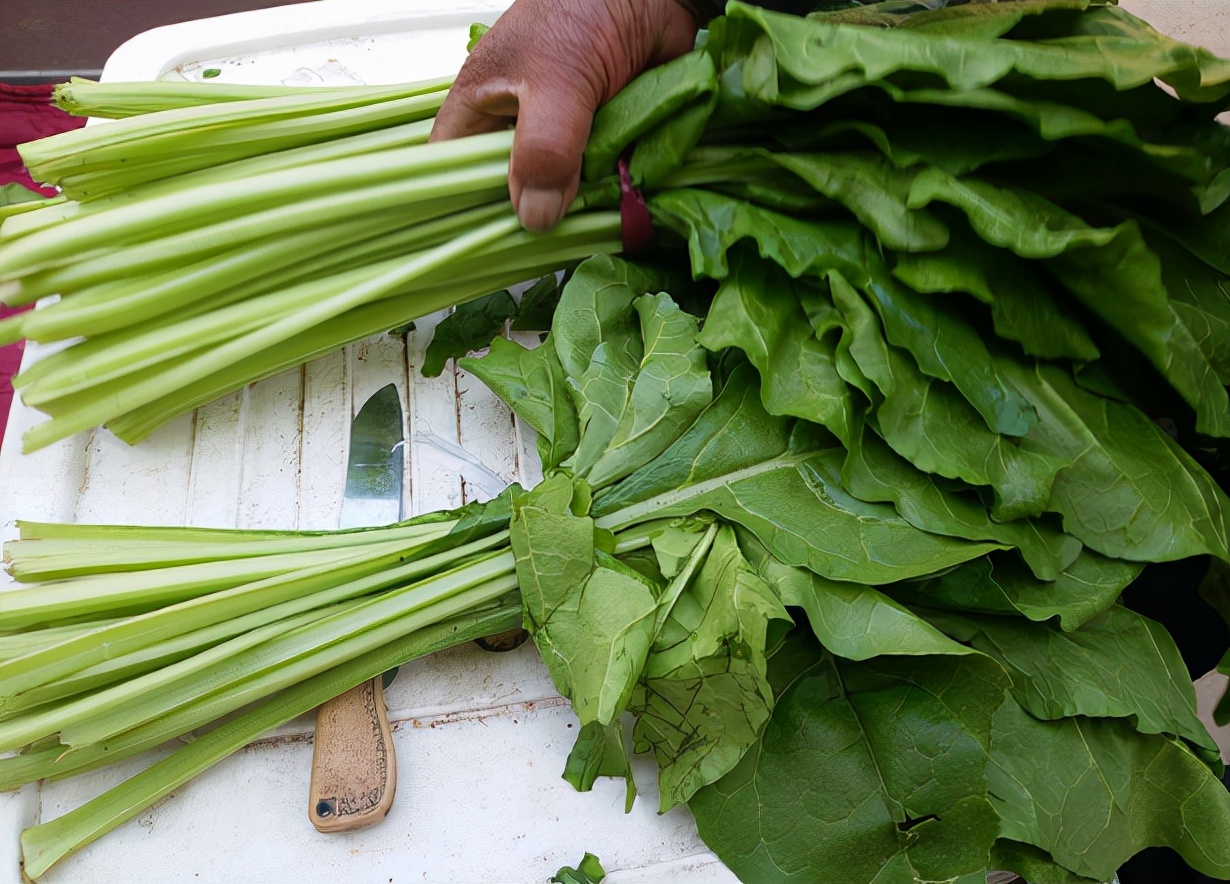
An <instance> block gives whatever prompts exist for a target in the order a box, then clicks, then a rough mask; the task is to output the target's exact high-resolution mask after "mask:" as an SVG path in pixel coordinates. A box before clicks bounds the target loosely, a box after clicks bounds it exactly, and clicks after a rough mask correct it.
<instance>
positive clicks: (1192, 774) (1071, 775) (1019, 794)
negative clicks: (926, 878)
mask: <svg viewBox="0 0 1230 884" xmlns="http://www.w3.org/2000/svg"><path fill="white" fill-rule="evenodd" d="M991 746H992V752H991V763H990V765H989V766H988V768H987V787H988V791H989V794H990V795H991V798H992V801H993V802H994V804H995V808H996V810H997V811H998V812H999V815H1000V818H1001V820H1002V834H1003V836H1004V837H1005V838H1007V839H1010V840H1012V841H1019V842H1023V843H1026V844H1033V845H1035V846H1037V847H1039V848H1041V849H1042V850H1045V851H1046V852H1048V853H1049V854H1050V855H1051V856H1052V857H1054V859H1055V861H1056V862H1058V863H1059V864H1060V865H1062V866H1064V867H1066V868H1068V869H1070V870H1071V871H1073V872H1076V873H1077V874H1080V875H1084V876H1086V877H1089V878H1095V879H1097V880H1099V881H1105V880H1108V879H1109V878H1110V877H1111V876H1112V875H1113V874H1114V873H1115V871H1116V869H1118V868H1119V866H1120V865H1122V864H1123V863H1124V862H1125V861H1126V860H1127V859H1128V858H1129V857H1131V856H1133V855H1134V854H1136V853H1137V852H1138V851H1140V850H1143V849H1144V848H1146V847H1154V846H1165V847H1171V848H1173V849H1175V850H1176V851H1178V852H1179V854H1180V855H1181V856H1182V857H1183V859H1184V860H1186V861H1187V863H1188V865H1190V866H1192V868H1194V869H1196V870H1198V871H1200V872H1203V873H1205V874H1207V875H1211V876H1212V877H1215V878H1227V877H1230V841H1227V840H1226V838H1225V837H1224V833H1225V832H1226V831H1227V827H1228V826H1230V792H1227V791H1226V787H1225V786H1224V785H1222V783H1221V782H1220V781H1219V780H1218V779H1217V778H1216V777H1215V776H1214V775H1213V773H1212V772H1211V771H1210V770H1209V768H1208V767H1207V766H1206V765H1205V764H1204V763H1203V762H1202V761H1200V760H1199V759H1198V758H1197V757H1196V756H1195V755H1193V754H1192V753H1191V751H1189V750H1188V749H1187V748H1186V747H1185V746H1184V745H1183V744H1182V743H1181V742H1179V741H1177V740H1173V739H1169V738H1167V737H1160V736H1151V735H1145V734H1141V733H1138V732H1137V731H1136V730H1135V729H1134V728H1133V727H1132V725H1131V724H1129V723H1128V722H1125V721H1115V720H1113V719H1091V718H1065V719H1062V720H1060V721H1039V720H1038V719H1036V718H1034V717H1033V716H1031V715H1029V713H1027V712H1025V711H1023V710H1022V709H1021V708H1020V707H1019V706H1017V705H1016V703H1013V702H1007V703H1005V704H1004V705H1003V706H1002V707H1001V708H1000V710H999V712H998V714H997V715H996V716H995V727H994V732H993V734H992V740H991Z"/></svg>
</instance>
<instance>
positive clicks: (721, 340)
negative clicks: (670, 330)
mask: <svg viewBox="0 0 1230 884" xmlns="http://www.w3.org/2000/svg"><path fill="white" fill-rule="evenodd" d="M730 267H731V272H730V275H729V276H728V277H727V278H726V280H725V281H724V282H723V283H722V285H721V287H720V288H719V289H718V293H717V296H716V297H715V298H714V300H713V305H712V306H711V307H710V309H709V317H708V319H707V320H706V321H705V327H704V330H703V331H702V332H701V335H700V343H701V344H702V345H703V346H705V347H707V348H708V349H709V350H712V351H714V352H717V351H720V350H723V349H725V348H727V347H737V348H738V349H740V350H741V351H743V353H744V354H745V355H746V356H747V358H748V360H749V361H750V362H751V363H752V365H754V366H756V369H757V371H759V372H760V398H761V401H762V402H763V403H764V406H765V409H766V410H767V411H768V412H769V413H770V414H773V415H777V416H782V417H785V416H793V417H801V418H803V419H805V420H809V421H812V422H813V423H817V424H821V425H822V426H824V427H826V428H828V429H829V430H830V431H831V432H832V433H833V435H835V436H836V437H837V438H838V439H841V440H842V441H843V442H845V441H848V440H849V438H850V423H851V418H852V415H851V401H850V393H849V388H848V387H847V385H846V382H845V381H844V380H842V378H841V376H840V375H839V374H838V371H837V366H836V362H835V360H836V353H835V344H834V341H833V340H832V338H831V337H830V336H817V335H816V334H814V333H813V331H812V327H811V326H810V325H809V324H808V320H807V315H806V313H805V312H804V310H803V306H802V300H803V296H802V294H801V293H802V290H803V289H804V288H806V287H809V286H815V283H814V282H810V281H805V280H792V279H791V278H790V277H789V276H788V275H786V273H785V272H784V271H782V270H780V269H779V268H777V267H776V266H775V265H773V264H771V263H770V262H768V261H760V260H757V259H756V258H755V257H754V256H751V255H748V254H747V253H745V252H742V251H738V250H737V251H736V252H735V254H734V257H733V258H732V259H731V262H730Z"/></svg>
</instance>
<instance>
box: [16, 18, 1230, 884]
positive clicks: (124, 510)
mask: <svg viewBox="0 0 1230 884" xmlns="http://www.w3.org/2000/svg"><path fill="white" fill-rule="evenodd" d="M1223 4H1224V0H1123V3H1122V5H1123V6H1124V7H1125V8H1128V9H1129V10H1131V11H1133V12H1135V13H1136V14H1139V15H1142V16H1144V17H1146V18H1149V19H1151V20H1154V21H1155V22H1156V23H1157V24H1158V25H1159V26H1161V27H1163V28H1165V29H1167V30H1168V31H1169V32H1170V33H1173V34H1174V35H1175V36H1179V37H1182V38H1183V39H1187V40H1190V41H1193V42H1200V43H1203V44H1205V45H1208V46H1210V48H1213V49H1216V50H1218V51H1220V52H1222V53H1223V54H1230V8H1228V7H1227V6H1225V5H1223ZM507 5H508V3H507V0H468V2H457V3H449V2H446V0H322V2H317V3H306V4H300V5H295V6H288V7H279V8H275V9H269V10H261V11H257V12H250V13H242V14H239V15H232V16H223V17H219V18H214V19H206V20H202V21H198V22H191V23H188V24H183V25H174V26H171V27H166V28H159V29H156V30H154V31H150V32H147V33H145V34H142V35H139V36H137V37H135V38H134V39H133V40H131V41H129V42H128V43H127V44H125V45H124V46H122V47H121V48H120V49H119V50H117V52H116V53H115V54H114V55H113V56H112V58H111V59H110V60H109V61H108V63H107V66H106V68H105V71H104V79H106V80H110V81H123V80H152V79H158V78H184V79H189V80H196V79H200V78H201V76H202V73H203V72H204V71H206V70H211V69H217V70H219V71H220V72H221V73H220V74H219V75H218V79H219V80H220V81H222V82H233V83H240V82H242V83H279V82H285V83H303V84H313V83H316V84H339V85H340V84H346V83H388V82H398V81H404V80H411V79H417V78H421V77H431V76H438V75H442V74H448V73H451V72H454V71H455V70H456V69H457V68H458V67H459V66H460V64H461V62H462V61H463V60H464V57H465V44H466V39H467V31H468V27H469V24H470V23H471V22H474V21H482V22H487V23H490V22H491V21H493V20H494V19H495V18H496V17H497V16H498V14H499V12H500V11H501V10H502V9H503V8H505V7H506V6H507ZM433 324H434V320H428V321H426V322H420V323H419V324H418V327H419V331H418V332H417V333H415V334H413V335H411V336H410V337H409V339H408V341H407V345H406V346H403V345H402V342H401V341H400V340H395V339H392V338H388V337H383V338H377V339H373V340H372V341H370V342H366V343H364V344H361V345H355V346H352V347H349V348H347V350H346V352H344V353H338V354H335V355H332V356H328V357H325V358H322V359H319V360H317V361H315V362H313V363H312V364H310V365H308V366H305V367H303V368H301V369H297V370H292V371H288V372H285V373H283V374H281V375H278V376H276V377H274V378H271V379H269V380H267V381H264V382H261V383H259V384H256V385H254V386H252V387H251V388H249V389H247V390H245V391H243V392H242V393H238V394H234V395H232V396H229V397H227V398H226V399H224V400H222V401H220V402H217V403H214V404H212V405H210V406H207V407H205V408H202V409H200V410H199V411H198V412H197V413H196V414H194V415H191V416H186V417H183V418H181V419H179V420H176V421H174V422H172V423H171V424H169V425H168V426H166V427H164V428H162V429H161V430H159V431H158V432H156V433H155V434H154V435H153V436H152V437H151V438H149V439H148V440H146V441H145V442H143V443H142V444H141V445H139V446H137V447H135V448H130V447H128V446H126V445H124V444H123V443H120V442H119V441H117V440H116V439H115V438H114V437H113V436H111V435H110V434H109V433H107V432H105V431H102V432H96V433H91V434H83V435H81V436H78V437H75V438H73V439H69V440H66V441H65V442H63V443H60V444H58V445H55V446H53V447H51V448H49V449H45V450H43V451H41V452H38V453H36V454H34V455H31V456H23V455H21V453H20V435H21V433H22V431H24V430H25V429H26V428H28V427H29V426H31V425H32V424H34V423H36V422H38V421H39V420H40V419H41V418H40V416H38V415H37V414H36V413H34V412H32V411H31V410H30V409H27V408H25V407H24V406H22V405H20V404H18V403H15V404H14V409H13V413H12V415H11V417H10V421H9V431H8V438H7V441H6V443H5V444H4V445H3V447H2V448H0V539H8V538H11V537H13V536H15V534H16V531H15V527H14V522H15V520H16V519H18V518H22V519H41V520H59V521H72V520H76V521H83V522H110V523H133V524H140V523H147V524H150V523H153V524H193V525H210V526H239V527H268V528H305V529H310V528H325V527H331V526H333V525H336V521H337V516H338V513H339V511H340V506H341V494H342V486H343V479H344V472H345V458H346V452H345V448H346V439H347V432H348V427H349V422H350V418H351V415H352V414H353V413H354V412H355V411H357V409H358V407H359V406H360V405H361V404H362V403H363V401H365V399H366V398H367V396H369V395H370V394H371V393H373V392H375V390H377V389H379V388H380V387H381V386H383V385H384V384H385V383H388V382H389V381H390V380H395V381H397V383H398V384H399V387H400V388H401V390H402V391H403V396H404V402H403V404H404V405H405V407H406V413H407V422H408V429H409V432H410V439H411V445H410V447H409V471H408V476H409V482H410V491H411V495H412V497H411V501H412V509H413V511H414V512H424V511H428V510H434V509H440V508H444V507H453V506H457V505H459V504H461V503H464V502H466V501H468V500H473V499H484V498H486V497H489V496H491V495H492V494H493V493H495V492H497V491H498V490H499V489H501V488H502V487H504V486H505V485H506V484H508V483H509V482H513V481H520V482H522V483H523V484H532V483H533V482H535V481H536V480H537V478H538V474H537V472H536V470H537V460H536V457H535V455H534V454H533V440H532V438H529V434H527V433H525V432H523V431H522V430H521V428H519V427H518V426H517V425H516V422H515V421H514V420H512V418H511V416H510V415H509V413H508V412H507V410H506V409H505V408H504V407H503V406H502V405H501V404H500V403H499V402H498V400H496V399H495V398H494V397H493V396H492V395H491V393H490V392H489V391H487V390H486V389H485V388H484V387H483V386H482V385H481V384H479V383H478V382H477V381H475V380H474V379H473V378H471V377H469V376H468V375H466V374H465V373H464V372H454V371H452V370H451V368H450V370H447V371H446V372H445V373H444V374H443V375H442V376H441V377H439V378H435V379H427V378H424V377H422V376H421V374H419V371H418V365H419V364H420V363H421V360H422V354H423V348H424V346H425V344H426V341H427V340H428V339H429V337H430V327H431V326H432V325H433ZM38 355H39V348H37V347H34V346H31V347H30V348H29V350H28V351H27V357H26V358H27V359H37V358H38ZM6 580H7V577H6V576H5V575H3V573H2V572H0V586H3V584H4V581H6ZM388 697H389V703H390V717H391V718H392V719H393V720H394V722H395V726H396V728H397V730H396V734H395V742H396V748H397V755H398V785H397V797H396V801H395V802H394V806H393V810H392V811H391V812H390V814H389V816H388V818H387V819H386V820H385V821H384V822H382V823H380V824H379V825H377V826H374V827H372V828H370V829H368V830H363V831H359V832H355V833H349V834H341V835H322V834H319V833H318V832H316V830H315V829H313V828H312V827H311V825H310V824H309V823H308V820H307V786H308V778H309V768H310V763H311V743H310V732H311V721H310V719H304V720H300V721H296V722H293V723H291V724H290V725H287V726H285V727H283V728H281V729H279V730H278V731H277V732H276V733H274V734H272V735H270V736H269V737H268V738H267V739H264V740H261V741H259V742H258V743H256V744H254V745H253V746H251V747H249V748H248V749H246V750H244V751H243V752H240V753H237V754H236V755H234V756H232V757H231V758H229V759H227V760H226V761H224V762H222V763H221V764H219V765H217V766H216V767H214V768H212V769H211V770H210V771H208V772H206V773H205V774H204V775H202V776H201V777H198V778H197V779H196V780H194V781H193V782H191V783H189V784H187V785H186V786H184V787H183V788H181V789H179V790H177V791H176V792H175V793H174V794H173V795H171V796H169V797H168V798H166V799H164V800H163V801H162V802H160V803H159V804H158V805H156V806H155V807H154V808H152V809H151V810H149V811H147V812H145V813H143V814H142V815H140V816H139V817H137V818H136V819H134V820H130V821H129V822H127V823H125V824H123V825H122V826H120V827H119V828H118V829H116V830H115V831H113V832H111V833H110V834H108V835H106V836H104V837H103V838H102V839H101V840H99V841H97V842H95V844H93V845H91V846H90V847H87V848H86V849H85V850H83V851H81V852H80V853H78V854H77V855H75V856H74V857H72V858H70V859H69V860H67V861H65V862H64V863H62V864H61V865H60V866H58V867H56V868H55V869H53V870H52V871H51V872H50V873H48V875H47V876H45V878H44V879H43V880H45V881H47V882H50V884H178V882H184V884H188V882H192V884H197V882H200V884H211V882H214V884H249V882H251V884H282V882H307V881H323V880H335V881H336V880H347V881H350V882H355V884H376V882H380V884H383V882H386V881H387V882H397V884H401V882H462V881H482V882H510V884H521V882H545V881H546V880H547V879H548V878H549V877H550V876H551V875H552V874H554V872H555V871H556V870H557V869H558V868H559V867H560V866H561V865H564V864H569V865H573V864H575V863H576V862H577V861H578V860H579V859H580V858H581V855H582V854H583V853H584V852H585V851H589V852H592V853H595V854H597V855H598V856H599V857H600V858H601V859H602V861H603V864H604V865H605V867H606V868H607V870H608V871H610V872H611V875H610V877H609V878H608V880H609V881H610V882H611V884H633V882H643V884H651V882H652V884H657V882H663V884H671V882H679V884H683V882H688V884H693V882H695V884H719V882H721V884H729V882H731V881H733V880H734V878H733V876H732V875H731V874H730V873H729V872H728V871H727V870H726V869H725V868H724V867H722V866H721V864H720V863H718V862H717V861H716V860H715V859H714V858H713V856H712V855H711V854H709V853H708V852H707V851H706V850H705V848H704V845H703V844H701V842H700V841H699V839H698V838H697V836H696V832H695V827H694V825H693V823H692V820H691V817H690V815H689V814H688V812H687V810H686V809H683V808H681V809H676V810H675V811H672V812H671V813H669V814H667V815H665V816H659V815H658V814H656V813H655V808H656V806H657V801H656V794H655V791H656V790H655V786H654V772H653V770H652V765H649V764H646V763H644V762H642V763H641V764H639V765H638V766H637V768H636V774H637V784H638V787H639V788H640V790H641V793H642V796H641V797H640V798H638V800H637V802H636V806H635V807H634V809H633V811H632V813H631V814H629V815H624V813H623V788H622V786H621V785H619V784H615V783H612V782H609V781H600V782H599V783H598V784H597V786H596V787H595V790H594V791H593V792H592V793H590V794H587V795H580V794H577V793H576V792H574V791H573V789H572V787H571V786H569V785H567V784H566V783H564V782H563V780H561V779H560V776H559V775H560V772H561V771H562V770H563V766H564V760H565V758H566V757H567V754H568V751H569V749H570V748H571V746H572V741H573V736H574V734H575V733H576V719H575V718H574V717H573V715H572V714H571V712H570V711H569V710H568V709H567V706H566V705H565V703H564V701H563V700H561V699H560V698H559V697H558V695H557V694H556V692H555V691H554V689H553V687H552V685H551V682H550V679H549V678H548V677H547V675H546V672H545V670H544V669H543V668H542V666H541V664H540V662H539V661H538V659H537V654H536V652H535V651H534V650H533V649H532V648H530V647H523V648H521V649H520V650H518V651H515V652H513V653H511V654H503V655H494V654H487V653H484V652H481V651H478V650H477V649H475V648H473V646H467V647H464V648H458V649H455V650H454V651H451V652H447V653H444V654H440V655H437V656H435V657H432V658H430V659H428V660H423V661H419V662H418V663H416V664H412V665H409V666H405V667H402V670H401V672H400V674H399V675H398V678H397V681H396V682H395V683H394V685H393V686H392V688H391V689H390V690H389V692H388ZM153 757H155V754H154V753H151V754H150V755H148V756H146V757H143V758H140V759H135V760H133V761H132V762H130V763H128V764H123V765H118V766H116V769H111V770H107V771H102V772H98V773H96V774H93V775H87V776H84V777H78V778H75V779H72V780H69V781H68V782H65V783H51V784H47V785H45V786H43V787H42V788H35V787H29V788H27V789H25V790H23V791H22V792H19V793H7V794H0V884H18V882H20V872H19V867H18V861H19V856H20V854H19V851H18V844H17V838H18V835H19V832H20V830H21V829H22V828H23V827H25V826H28V825H31V824H33V823H35V822H37V821H39V820H46V819H51V818H54V817H56V816H58V815H60V814H62V813H64V812H66V811H67V810H69V809H71V808H73V807H75V806H77V805H79V804H81V803H82V802H84V801H85V800H87V799H88V798H90V797H92V796H94V795H96V794H98V793H99V792H101V791H102V790H103V789H105V788H107V787H109V786H110V785H113V784H115V783H117V782H119V781H120V780H121V779H123V778H124V777H126V776H128V775H129V774H130V773H132V772H133V771H135V770H137V769H139V768H140V767H143V766H144V765H146V764H148V763H149V761H150V760H152V758H153Z"/></svg>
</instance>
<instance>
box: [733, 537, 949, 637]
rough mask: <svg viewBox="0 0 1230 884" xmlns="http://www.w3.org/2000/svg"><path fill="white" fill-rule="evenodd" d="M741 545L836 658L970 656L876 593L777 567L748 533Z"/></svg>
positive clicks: (762, 573)
mask: <svg viewBox="0 0 1230 884" xmlns="http://www.w3.org/2000/svg"><path fill="white" fill-rule="evenodd" d="M740 540H741V546H742V548H743V550H744V551H745V553H746V554H747V557H748V560H749V561H750V562H751V563H752V564H753V565H754V566H755V568H756V572H757V573H758V574H759V575H760V576H761V578H763V579H764V581H765V582H766V583H767V584H768V585H769V586H771V587H773V590H774V591H775V592H776V593H777V595H778V598H780V599H781V601H782V604H784V605H788V606H790V607H797V608H802V609H803V610H804V611H805V612H806V614H807V622H808V623H809V624H810V626H811V629H812V632H813V633H815V635H816V638H818V639H819V640H820V644H822V645H824V647H825V648H826V649H827V650H828V651H830V652H832V653H834V654H836V655H837V656H839V657H845V658H846V659H847V660H870V659H871V658H872V657H879V656H881V655H884V654H894V655H900V656H907V657H921V656H928V655H932V654H957V655H964V654H969V653H971V651H970V649H969V648H967V647H965V646H964V645H960V644H958V643H957V642H955V641H953V640H952V639H950V638H948V637H947V636H946V635H944V634H943V633H942V632H940V631H939V630H938V629H936V628H935V627H934V626H932V625H931V624H930V623H928V622H927V621H926V620H924V619H923V618H922V617H919V616H918V615H917V614H915V613H913V612H912V611H910V610H909V609H908V608H906V607H905V606H904V605H902V604H900V603H899V602H896V601H894V600H893V599H891V598H889V597H888V596H886V595H885V594H884V593H882V592H880V591H879V590H876V589H873V588H872V587H870V586H864V585H862V584H858V583H843V582H840V581H837V580H829V579H827V578H825V577H821V576H820V575H819V574H815V573H813V572H812V571H808V570H806V569H804V568H794V567H791V566H790V565H785V564H782V563H781V562H779V561H778V560H777V559H776V558H774V557H773V555H772V554H770V553H769V551H768V550H767V549H765V547H764V544H762V543H760V541H758V540H756V538H755V537H753V536H752V535H750V534H748V533H747V532H741V538H740Z"/></svg>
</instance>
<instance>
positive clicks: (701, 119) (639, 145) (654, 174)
mask: <svg viewBox="0 0 1230 884" xmlns="http://www.w3.org/2000/svg"><path fill="white" fill-rule="evenodd" d="M717 97H718V96H717V92H716V91H714V92H709V93H708V94H706V95H703V96H702V97H700V98H698V99H696V100H694V101H692V102H691V103H690V104H688V105H687V106H686V107H684V108H683V109H681V110H680V111H679V112H678V113H676V114H673V115H672V116H670V117H669V118H667V119H666V120H663V121H662V122H661V123H660V124H659V125H658V126H657V127H656V128H654V129H652V130H651V131H649V132H648V133H646V134H645V135H643V136H641V138H639V139H637V142H636V146H635V147H634V148H633V151H632V159H631V161H629V163H628V172H629V174H630V175H631V176H632V183H633V184H635V185H636V186H637V187H658V186H659V185H661V184H662V182H664V181H665V180H666V179H667V178H668V177H669V176H670V175H671V173H672V172H674V171H675V170H677V169H679V168H680V167H681V166H683V164H684V160H685V159H687V156H688V154H689V153H691V151H692V148H694V147H696V144H697V142H699V141H700V139H701V136H702V135H704V133H705V126H706V124H707V123H708V122H709V118H710V117H711V116H713V110H714V108H715V107H716V106H717Z"/></svg>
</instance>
